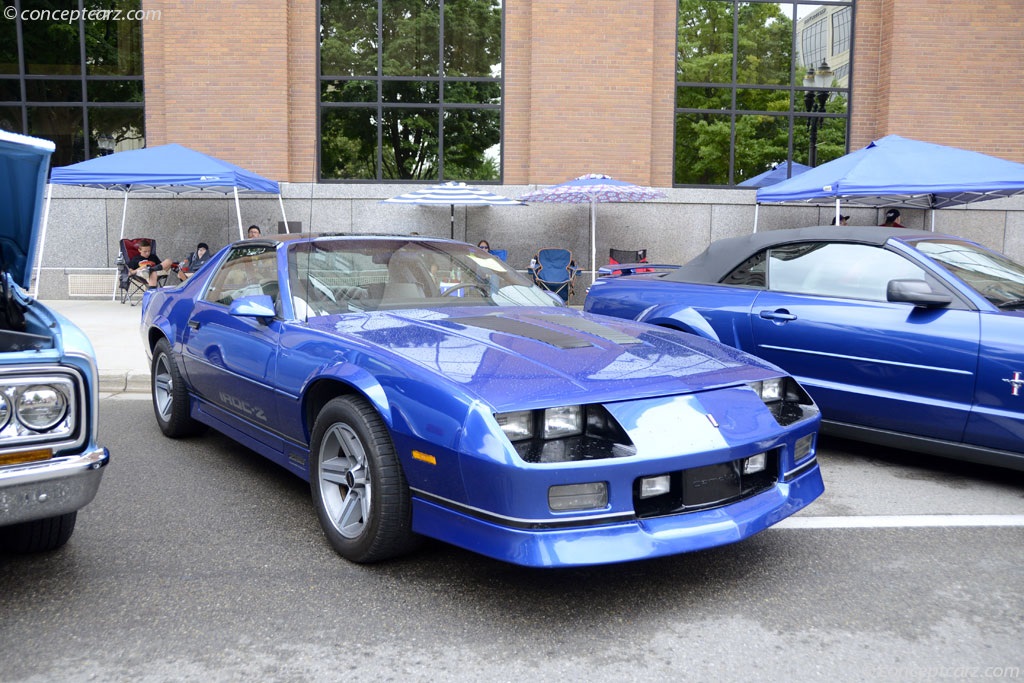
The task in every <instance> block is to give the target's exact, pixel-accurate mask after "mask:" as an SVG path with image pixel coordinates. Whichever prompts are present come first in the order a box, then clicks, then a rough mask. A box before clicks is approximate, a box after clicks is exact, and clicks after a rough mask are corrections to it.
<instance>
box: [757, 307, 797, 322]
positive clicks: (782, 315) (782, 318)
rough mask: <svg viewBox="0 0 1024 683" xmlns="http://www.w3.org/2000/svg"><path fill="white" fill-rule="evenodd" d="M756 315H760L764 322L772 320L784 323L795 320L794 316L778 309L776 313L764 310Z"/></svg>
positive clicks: (782, 309)
mask: <svg viewBox="0 0 1024 683" xmlns="http://www.w3.org/2000/svg"><path fill="white" fill-rule="evenodd" d="M758 315H760V316H761V317H762V318H764V319H765V320H774V321H775V322H779V323H785V322H789V321H790V320H796V316H795V315H793V314H792V313H790V312H789V311H787V310H786V309H784V308H780V309H779V310H777V311H768V310H764V311H761V312H760V313H759V314H758Z"/></svg>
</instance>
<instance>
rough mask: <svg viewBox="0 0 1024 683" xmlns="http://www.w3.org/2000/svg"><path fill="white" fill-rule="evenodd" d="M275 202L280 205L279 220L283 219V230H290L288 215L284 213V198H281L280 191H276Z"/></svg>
mask: <svg viewBox="0 0 1024 683" xmlns="http://www.w3.org/2000/svg"><path fill="white" fill-rule="evenodd" d="M277 203H278V204H280V205H281V220H283V221H284V231H285V232H291V231H292V230H291V228H289V227H288V216H285V215H284V200H283V199H281V193H280V192H278V193H277Z"/></svg>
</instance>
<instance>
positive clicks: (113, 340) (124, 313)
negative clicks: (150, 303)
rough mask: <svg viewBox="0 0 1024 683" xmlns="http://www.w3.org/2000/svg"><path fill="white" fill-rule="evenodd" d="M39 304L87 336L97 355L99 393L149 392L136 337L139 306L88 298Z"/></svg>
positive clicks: (146, 367)
mask: <svg viewBox="0 0 1024 683" xmlns="http://www.w3.org/2000/svg"><path fill="white" fill-rule="evenodd" d="M42 303H43V304H45V305H46V306H48V307H49V308H51V309H53V310H54V311H56V312H58V313H60V314H61V315H63V316H64V317H66V318H68V319H69V320H70V321H71V322H73V323H75V324H76V325H78V327H79V328H81V330H82V331H83V332H84V333H85V334H86V336H87V337H89V341H91V342H92V345H93V349H94V350H95V352H96V365H97V367H98V368H99V375H100V387H99V388H100V393H101V394H117V393H122V392H126V391H127V392H148V391H149V359H148V358H146V352H145V350H144V349H143V346H142V339H141V337H140V336H139V322H140V321H141V308H140V307H139V306H132V305H130V304H127V303H125V304H122V303H120V301H112V300H99V301H97V300H91V299H90V300H78V299H60V300H57V299H54V300H47V301H43V302H42Z"/></svg>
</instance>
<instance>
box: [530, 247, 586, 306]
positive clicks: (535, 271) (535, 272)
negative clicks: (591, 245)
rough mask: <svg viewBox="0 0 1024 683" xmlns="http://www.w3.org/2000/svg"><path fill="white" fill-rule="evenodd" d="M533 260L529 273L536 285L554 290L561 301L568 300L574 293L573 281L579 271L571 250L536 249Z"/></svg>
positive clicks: (550, 290)
mask: <svg viewBox="0 0 1024 683" xmlns="http://www.w3.org/2000/svg"><path fill="white" fill-rule="evenodd" d="M533 260H534V263H533V264H531V266H530V274H531V275H532V276H533V281H534V282H535V283H536V284H537V286H538V287H542V288H544V289H546V290H548V291H549V292H554V293H555V294H557V295H558V296H560V297H561V298H562V301H566V302H568V301H569V297H570V296H572V295H573V294H574V293H575V287H574V282H575V280H576V277H577V276H578V275H579V273H580V269H579V268H577V267H576V261H575V260H573V258H572V252H571V251H569V250H568V249H559V248H555V247H549V248H546V249H541V250H540V251H538V252H537V255H536V256H535V257H534V259H533Z"/></svg>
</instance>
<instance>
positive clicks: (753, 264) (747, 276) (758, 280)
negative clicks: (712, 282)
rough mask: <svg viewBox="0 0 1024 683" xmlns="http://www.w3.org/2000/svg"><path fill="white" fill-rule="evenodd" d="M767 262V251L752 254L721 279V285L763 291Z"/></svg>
mask: <svg viewBox="0 0 1024 683" xmlns="http://www.w3.org/2000/svg"><path fill="white" fill-rule="evenodd" d="M767 260H768V250H767V249H766V250H764V251H761V252H758V253H756V254H754V255H753V256H751V257H750V258H748V259H747V260H746V261H744V262H743V263H741V264H740V265H738V266H737V267H736V268H734V269H733V270H732V272H730V273H729V274H728V275H726V276H725V277H724V278H722V280H721V284H723V285H739V286H741V287H756V288H757V289H764V286H765V271H766V270H767V268H766V265H765V264H766V263H767Z"/></svg>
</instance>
